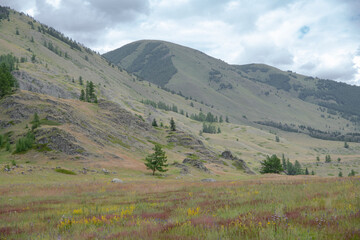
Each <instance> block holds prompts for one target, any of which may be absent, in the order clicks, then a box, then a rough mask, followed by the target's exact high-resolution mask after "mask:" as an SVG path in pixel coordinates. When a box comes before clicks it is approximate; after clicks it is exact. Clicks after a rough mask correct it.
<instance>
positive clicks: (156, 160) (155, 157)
mask: <svg viewBox="0 0 360 240" xmlns="http://www.w3.org/2000/svg"><path fill="white" fill-rule="evenodd" d="M153 150H154V151H155V152H154V153H153V154H150V155H148V156H147V157H146V159H145V161H146V162H145V166H146V168H147V169H150V170H152V175H155V171H159V172H166V171H167V169H165V167H167V166H168V165H167V164H166V162H167V157H166V155H165V154H166V153H165V152H164V151H163V150H162V149H161V146H160V145H159V144H155V147H154V148H153Z"/></svg>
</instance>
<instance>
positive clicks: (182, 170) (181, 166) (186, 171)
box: [172, 163, 190, 175]
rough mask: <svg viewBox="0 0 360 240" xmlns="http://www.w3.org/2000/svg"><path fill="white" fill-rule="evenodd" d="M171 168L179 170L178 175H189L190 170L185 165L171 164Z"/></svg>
mask: <svg viewBox="0 0 360 240" xmlns="http://www.w3.org/2000/svg"><path fill="white" fill-rule="evenodd" d="M172 166H174V167H177V168H180V174H181V175H185V174H189V173H190V169H189V167H188V166H186V165H185V164H181V163H173V164H172Z"/></svg>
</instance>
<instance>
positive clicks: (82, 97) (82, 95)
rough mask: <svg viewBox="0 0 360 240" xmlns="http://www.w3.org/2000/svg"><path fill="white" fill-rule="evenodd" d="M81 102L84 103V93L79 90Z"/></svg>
mask: <svg viewBox="0 0 360 240" xmlns="http://www.w3.org/2000/svg"><path fill="white" fill-rule="evenodd" d="M79 99H80V100H81V101H85V91H84V89H81V93H80V98H79Z"/></svg>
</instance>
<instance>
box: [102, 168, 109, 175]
mask: <svg viewBox="0 0 360 240" xmlns="http://www.w3.org/2000/svg"><path fill="white" fill-rule="evenodd" d="M102 172H103V173H104V174H110V172H109V171H108V170H107V169H105V168H103V169H102Z"/></svg>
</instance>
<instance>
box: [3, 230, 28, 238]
mask: <svg viewBox="0 0 360 240" xmlns="http://www.w3.org/2000/svg"><path fill="white" fill-rule="evenodd" d="M22 232H23V231H22V230H20V229H19V228H15V227H2V228H0V237H6V236H9V235H11V234H20V233H22ZM5 239H6V238H5Z"/></svg>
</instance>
